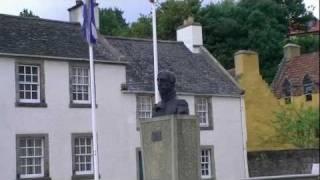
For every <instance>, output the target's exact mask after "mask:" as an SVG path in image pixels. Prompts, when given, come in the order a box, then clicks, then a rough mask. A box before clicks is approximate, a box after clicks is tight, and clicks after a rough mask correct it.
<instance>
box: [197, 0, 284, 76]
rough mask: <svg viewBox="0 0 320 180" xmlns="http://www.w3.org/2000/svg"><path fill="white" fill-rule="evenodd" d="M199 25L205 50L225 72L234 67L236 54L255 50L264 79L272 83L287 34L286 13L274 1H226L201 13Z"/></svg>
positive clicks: (205, 8)
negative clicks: (213, 56)
mask: <svg viewBox="0 0 320 180" xmlns="http://www.w3.org/2000/svg"><path fill="white" fill-rule="evenodd" d="M200 22H201V24H202V25H203V29H204V34H205V37H204V41H205V45H206V47H207V48H208V49H209V51H210V52H211V53H212V54H213V55H215V56H216V58H217V59H218V60H219V61H220V62H221V63H222V65H223V66H224V67H225V68H226V69H229V68H232V67H233V64H234V63H233V58H234V53H235V52H236V51H238V50H240V49H248V50H254V51H257V52H258V53H259V55H260V67H261V71H262V75H263V77H264V78H265V79H266V80H267V81H268V82H271V81H272V78H273V75H274V74H275V71H276V67H277V65H278V64H279V62H280V60H281V57H282V46H283V41H284V39H285V36H286V34H287V25H286V19H285V9H283V8H282V7H281V6H279V5H278V4H277V3H276V2H274V1H273V0H259V1H256V0H242V1H240V2H238V3H236V2H234V1H231V0H228V1H222V2H220V3H216V4H210V5H208V6H206V7H204V8H203V9H201V12H200Z"/></svg>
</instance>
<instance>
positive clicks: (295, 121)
mask: <svg viewBox="0 0 320 180" xmlns="http://www.w3.org/2000/svg"><path fill="white" fill-rule="evenodd" d="M319 123H320V121H319V111H318V110H317V109H313V108H302V107H301V108H297V107H295V106H288V107H285V108H283V109H282V110H280V111H278V112H276V120H275V121H274V125H275V128H276V130H277V133H278V136H277V137H276V139H277V140H279V141H282V142H286V143H290V144H292V145H294V146H296V147H299V148H319Z"/></svg>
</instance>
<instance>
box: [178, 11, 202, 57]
mask: <svg viewBox="0 0 320 180" xmlns="http://www.w3.org/2000/svg"><path fill="white" fill-rule="evenodd" d="M177 41H182V42H183V43H184V44H185V45H186V46H187V48H188V49H189V50H190V51H191V52H192V53H199V52H200V46H202V45H203V39H202V26H201V24H200V23H196V22H194V19H193V17H189V18H188V19H187V20H185V21H184V22H183V25H182V26H180V27H178V29H177Z"/></svg>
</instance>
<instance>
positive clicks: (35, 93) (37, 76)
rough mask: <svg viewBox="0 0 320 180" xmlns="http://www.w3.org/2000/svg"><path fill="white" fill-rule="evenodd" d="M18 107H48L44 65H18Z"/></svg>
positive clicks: (25, 63)
mask: <svg viewBox="0 0 320 180" xmlns="http://www.w3.org/2000/svg"><path fill="white" fill-rule="evenodd" d="M16 105H17V106H34V107H46V104H45V100H44V77H43V63H42V62H37V63H34V62H33V61H32V62H28V61H25V62H21V63H20V62H17V63H16Z"/></svg>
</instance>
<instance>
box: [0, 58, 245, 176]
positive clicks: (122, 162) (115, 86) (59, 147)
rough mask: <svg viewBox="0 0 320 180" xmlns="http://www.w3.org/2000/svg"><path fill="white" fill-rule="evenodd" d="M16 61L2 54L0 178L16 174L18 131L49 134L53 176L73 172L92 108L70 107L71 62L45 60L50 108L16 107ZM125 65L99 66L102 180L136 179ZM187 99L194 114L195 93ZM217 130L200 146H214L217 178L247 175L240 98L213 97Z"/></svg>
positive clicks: (132, 105) (132, 106) (135, 135)
mask: <svg viewBox="0 0 320 180" xmlns="http://www.w3.org/2000/svg"><path fill="white" fill-rule="evenodd" d="M14 69H15V59H14V58H3V57H0V85H1V87H0V142H1V143H0V152H1V154H0V159H1V161H0V169H1V172H0V179H5V180H11V179H12V180H13V179H15V178H16V150H15V148H16V147H15V146H16V145H15V143H16V139H15V138H16V134H29V133H30V134H38V133H46V134H48V135H49V157H50V161H49V167H50V177H51V178H52V179H56V180H70V178H71V176H72V159H71V158H72V156H71V155H72V153H71V134H72V133H87V132H91V122H90V108H69V99H70V98H69V66H68V62H66V61H50V60H45V61H44V70H45V94H46V103H47V105H48V107H47V108H27V107H16V106H15V98H16V97H15V70H14ZM124 82H126V79H125V66H123V65H110V64H108V65H107V64H97V65H96V87H97V105H98V108H97V126H98V132H99V135H98V136H99V137H98V138H99V142H98V143H99V155H100V156H99V159H100V161H99V164H100V174H101V177H102V178H101V179H102V180H136V179H137V170H136V148H137V147H140V145H139V144H140V138H139V132H138V131H137V130H136V97H135V95H134V94H125V93H122V92H121V90H120V85H121V84H122V83H124ZM180 98H183V99H186V100H187V102H188V104H189V108H190V113H191V114H194V97H193V96H180ZM212 107H213V120H214V122H213V126H214V130H210V131H202V132H201V144H202V145H213V146H214V159H215V170H216V172H215V174H216V176H217V180H238V179H240V178H242V177H244V174H245V167H244V163H243V162H244V159H243V142H242V130H241V112H240V98H231V97H230V98H226V97H213V98H212Z"/></svg>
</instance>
